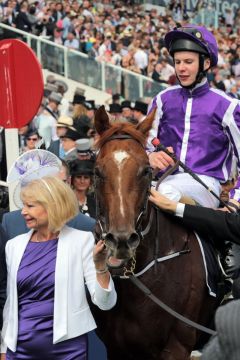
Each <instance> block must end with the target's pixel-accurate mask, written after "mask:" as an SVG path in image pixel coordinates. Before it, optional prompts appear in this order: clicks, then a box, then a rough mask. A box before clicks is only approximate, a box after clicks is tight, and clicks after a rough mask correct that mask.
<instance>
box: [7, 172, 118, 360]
mask: <svg viewBox="0 0 240 360" xmlns="http://www.w3.org/2000/svg"><path fill="white" fill-rule="evenodd" d="M21 200H22V201H23V209H22V215H23V216H24V218H25V220H26V222H27V225H28V227H29V228H30V229H31V231H30V232H28V233H27V234H23V235H20V236H17V237H16V238H14V239H12V240H11V241H9V242H8V243H7V246H6V261H7V268H8V271H9V274H11V277H9V284H8V292H7V300H6V305H5V311H4V320H3V330H2V337H3V344H2V351H1V352H2V353H5V352H6V353H7V358H8V359H15V358H16V356H18V354H22V353H25V354H26V355H27V356H29V357H35V358H36V357H37V358H39V359H42V358H53V357H55V358H57V357H59V359H60V358H62V357H64V356H66V354H67V356H69V355H70V354H71V355H72V356H75V357H79V358H81V357H82V358H86V356H87V353H88V349H87V333H88V332H89V331H91V330H93V329H94V328H95V327H96V325H95V322H94V319H93V316H92V314H91V312H90V309H89V306H88V303H87V299H86V294H85V288H84V283H85V281H86V284H87V286H88V290H89V292H90V294H91V300H92V301H93V302H94V303H95V304H96V305H97V306H99V307H100V308H101V309H102V310H107V309H110V308H112V307H113V306H114V305H115V303H116V292H115V289H114V284H113V282H112V279H111V276H110V274H109V272H108V270H107V268H106V251H105V250H104V244H103V241H101V240H100V242H98V243H97V245H96V246H95V247H94V251H93V246H94V238H93V236H92V234H91V233H86V232H85V233H84V232H82V231H79V230H75V229H72V228H69V227H66V226H65V223H66V221H68V220H69V219H71V218H72V217H74V216H75V214H76V212H77V201H76V198H75V195H74V193H73V192H72V190H71V189H70V188H69V186H68V185H66V184H64V183H63V182H62V181H61V180H60V179H58V178H56V177H43V178H41V179H38V180H32V181H30V182H29V183H27V184H26V185H25V186H24V187H23V188H22V190H21ZM79 238H81V241H79ZM76 249H77V251H76ZM76 256H77V259H76ZM16 263H17V264H19V263H20V266H19V268H18V266H16ZM64 264H65V265H66V264H67V265H66V266H65V265H64ZM71 269H72V270H71ZM66 271H67V272H69V274H66ZM49 274H50V275H49ZM64 274H66V275H67V276H65V275H64ZM79 274H81V281H80V282H79ZM46 279H47V280H46ZM32 283H35V287H32V286H30V284H32ZM76 284H78V285H76ZM26 289H27V290H26ZM12 299H13V300H12ZM10 300H11V301H10ZM65 304H67V307H66V305H65ZM76 306H77V308H78V309H80V310H79V311H78V312H75V318H74V317H70V316H69V313H70V312H72V311H74V309H76ZM77 317H79V319H77ZM30 319H31V321H29V320H30ZM83 319H85V321H83ZM39 324H41V325H39ZM86 324H87V325H86ZM26 334H28V335H30V337H29V338H28V341H26ZM63 339H64V340H63Z"/></svg>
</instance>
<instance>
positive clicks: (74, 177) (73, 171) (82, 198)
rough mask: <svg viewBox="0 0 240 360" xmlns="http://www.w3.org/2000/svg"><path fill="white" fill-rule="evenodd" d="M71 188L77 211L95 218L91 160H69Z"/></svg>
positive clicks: (92, 164) (92, 162) (92, 163)
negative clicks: (75, 199)
mask: <svg viewBox="0 0 240 360" xmlns="http://www.w3.org/2000/svg"><path fill="white" fill-rule="evenodd" d="M69 169H70V175H71V184H72V189H73V191H74V193H75V195H76V198H77V200H78V205H79V211H80V212H81V213H82V214H84V215H88V216H91V217H92V218H96V200H95V196H94V192H93V191H92V189H91V187H92V185H93V170H94V161H93V160H79V159H76V160H73V161H70V162H69Z"/></svg>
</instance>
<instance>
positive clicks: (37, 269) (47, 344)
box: [6, 239, 87, 360]
mask: <svg viewBox="0 0 240 360" xmlns="http://www.w3.org/2000/svg"><path fill="white" fill-rule="evenodd" d="M57 244H58V239H54V240H48V241H45V242H31V241H30V242H29V243H28V245H27V247H26V250H25V252H24V255H23V257H22V260H21V263H20V266H19V269H18V274H17V288H18V313H19V324H18V342H17V349H16V352H12V351H11V350H10V349H8V350H7V354H6V359H7V360H18V359H19V360H25V359H26V360H86V359H87V335H86V334H84V335H81V336H78V337H75V338H73V339H69V340H65V341H62V342H59V343H57V344H54V345H53V309H54V277H55V265H56V254H57Z"/></svg>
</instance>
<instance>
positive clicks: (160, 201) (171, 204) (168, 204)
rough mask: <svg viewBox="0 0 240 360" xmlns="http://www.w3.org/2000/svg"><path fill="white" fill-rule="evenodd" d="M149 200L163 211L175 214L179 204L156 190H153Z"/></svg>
mask: <svg viewBox="0 0 240 360" xmlns="http://www.w3.org/2000/svg"><path fill="white" fill-rule="evenodd" d="M149 200H150V201H152V202H153V203H154V204H155V205H157V206H158V207H159V208H160V209H162V210H166V211H171V212H175V211H176V209H177V202H175V201H173V200H170V199H168V198H167V197H166V196H164V195H162V194H160V193H159V192H158V191H156V190H155V189H154V188H151V195H150V196H149Z"/></svg>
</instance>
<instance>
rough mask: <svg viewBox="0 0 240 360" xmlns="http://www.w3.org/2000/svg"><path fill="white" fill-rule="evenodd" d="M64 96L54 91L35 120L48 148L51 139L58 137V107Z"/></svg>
mask: <svg viewBox="0 0 240 360" xmlns="http://www.w3.org/2000/svg"><path fill="white" fill-rule="evenodd" d="M61 100H62V96H61V94H59V93H56V92H52V93H51V94H50V95H49V97H48V104H47V105H46V106H44V108H43V111H42V112H41V113H40V114H39V115H38V116H37V118H36V120H35V124H36V128H37V130H38V133H39V135H40V136H41V137H42V138H43V139H44V143H45V146H46V148H48V147H49V145H50V142H51V140H52V141H55V140H57V139H58V137H57V133H56V123H57V118H58V114H59V113H58V107H59V105H60V104H61Z"/></svg>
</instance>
